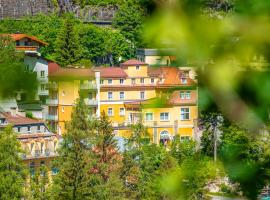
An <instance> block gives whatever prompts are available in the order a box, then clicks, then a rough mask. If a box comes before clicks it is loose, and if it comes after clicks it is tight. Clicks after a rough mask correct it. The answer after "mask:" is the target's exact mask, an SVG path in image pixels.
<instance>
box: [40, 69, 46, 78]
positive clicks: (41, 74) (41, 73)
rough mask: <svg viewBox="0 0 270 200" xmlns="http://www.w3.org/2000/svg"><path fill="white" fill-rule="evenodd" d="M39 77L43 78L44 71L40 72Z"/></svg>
mask: <svg viewBox="0 0 270 200" xmlns="http://www.w3.org/2000/svg"><path fill="white" fill-rule="evenodd" d="M40 77H41V78H45V71H44V70H42V71H40Z"/></svg>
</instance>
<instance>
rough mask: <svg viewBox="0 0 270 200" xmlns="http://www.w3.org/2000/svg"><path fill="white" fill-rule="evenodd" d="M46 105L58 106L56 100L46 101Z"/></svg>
mask: <svg viewBox="0 0 270 200" xmlns="http://www.w3.org/2000/svg"><path fill="white" fill-rule="evenodd" d="M46 104H47V105H54V106H56V105H58V99H46Z"/></svg>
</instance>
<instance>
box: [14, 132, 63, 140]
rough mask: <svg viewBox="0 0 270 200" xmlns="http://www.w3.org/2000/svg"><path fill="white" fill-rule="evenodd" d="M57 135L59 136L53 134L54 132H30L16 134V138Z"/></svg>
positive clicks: (55, 135)
mask: <svg viewBox="0 0 270 200" xmlns="http://www.w3.org/2000/svg"><path fill="white" fill-rule="evenodd" d="M53 136H54V137H57V138H60V137H61V136H60V135H57V134H54V133H51V132H49V133H30V134H18V135H17V138H18V139H29V138H41V137H53Z"/></svg>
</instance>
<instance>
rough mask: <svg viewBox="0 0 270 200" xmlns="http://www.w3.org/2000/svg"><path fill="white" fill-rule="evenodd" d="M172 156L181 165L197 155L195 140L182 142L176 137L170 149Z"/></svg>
mask: <svg viewBox="0 0 270 200" xmlns="http://www.w3.org/2000/svg"><path fill="white" fill-rule="evenodd" d="M170 153H171V155H172V156H173V157H174V158H175V159H176V160H177V161H178V163H179V164H181V163H182V162H183V161H185V160H186V159H190V158H192V157H193V156H194V155H195V153H196V142H195V141H193V140H183V141H181V140H180V137H179V136H176V137H175V138H174V140H173V141H172V144H171V148H170Z"/></svg>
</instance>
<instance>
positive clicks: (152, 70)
mask: <svg viewBox="0 0 270 200" xmlns="http://www.w3.org/2000/svg"><path fill="white" fill-rule="evenodd" d="M161 73H162V69H161V68H160V67H148V70H147V74H148V76H150V77H159V76H160V75H161Z"/></svg>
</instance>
